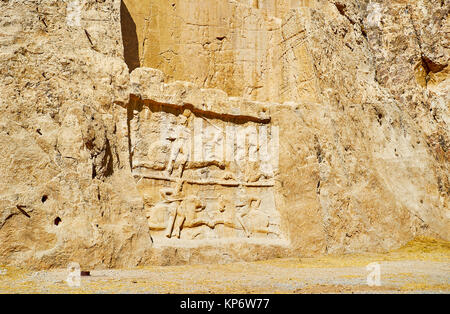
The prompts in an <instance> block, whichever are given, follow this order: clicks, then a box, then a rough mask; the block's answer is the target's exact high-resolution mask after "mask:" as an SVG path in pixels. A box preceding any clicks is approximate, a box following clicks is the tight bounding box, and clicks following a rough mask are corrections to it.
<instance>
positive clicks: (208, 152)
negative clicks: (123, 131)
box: [129, 101, 283, 241]
mask: <svg viewBox="0 0 450 314" xmlns="http://www.w3.org/2000/svg"><path fill="white" fill-rule="evenodd" d="M129 141H130V143H129V146H130V156H131V158H130V164H131V168H132V173H133V176H134V177H135V180H136V181H137V186H138V189H139V191H140V193H141V194H142V196H143V198H144V201H145V212H146V216H147V219H148V226H149V228H150V232H151V235H152V237H153V239H155V240H158V239H164V240H167V239H170V241H176V240H178V239H184V240H194V241H195V240H202V239H226V238H241V239H243V240H245V239H254V238H257V239H268V240H277V239H282V238H283V236H282V234H281V231H280V215H279V213H278V211H277V207H276V203H275V196H274V177H275V176H276V173H277V169H278V167H277V166H278V165H277V163H278V155H277V154H278V149H277V148H278V129H277V128H276V127H274V126H272V125H271V124H270V119H266V120H259V119H258V118H255V117H250V116H237V115H234V116H228V115H224V114H217V113H214V112H212V111H208V110H198V109H196V108H193V107H190V106H188V105H184V106H175V105H167V104H160V103H155V102H152V101H138V102H137V104H135V105H134V107H130V108H129Z"/></svg>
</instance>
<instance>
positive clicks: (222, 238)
mask: <svg viewBox="0 0 450 314" xmlns="http://www.w3.org/2000/svg"><path fill="white" fill-rule="evenodd" d="M449 10H450V1H448V0H440V1H436V0H427V1H425V0H419V1H408V0H403V1H400V0H398V1H381V0H380V1H368V0H361V1H356V0H341V1H334V0H328V1H325V0H309V1H308V0H298V1H295V0H259V1H258V0H254V1H253V0H252V1H250V0H239V1H237V0H208V1H206V0H173V1H168V0H145V1H144V0H123V1H119V0H84V1H83V0H67V1H56V0H30V1H21V0H9V1H8V0H3V1H0V12H1V13H2V14H1V15H0V47H1V49H0V64H1V65H2V67H1V71H0V148H1V150H2V155H1V157H0V172H1V173H2V175H1V176H0V243H1V245H0V263H6V264H13V265H21V266H23V265H26V266H30V267H35V268H48V267H65V266H66V265H67V264H68V263H69V262H71V261H75V262H78V263H80V264H81V265H82V266H83V267H131V266H136V265H144V264H162V265H167V264H180V263H207V262H228V261H236V260H257V259H265V258H271V257H282V256H293V255H296V256H298V255H302V256H304V255H317V254H324V253H350V252H361V251H384V250H388V249H392V248H395V247H398V246H400V245H402V244H404V243H405V242H407V241H409V240H410V239H412V238H413V237H415V236H418V235H427V236H433V237H440V238H444V239H446V240H449V239H450V235H449V230H450V210H449V193H450V183H449V178H448V174H449V169H448V162H449V157H450V155H449V151H448V149H449V104H450V97H449V95H450V91H449V89H450V84H449V68H448V63H449V55H450V54H449V38H450V36H449V35H450V28H449V27H450V22H449V18H448V13H449Z"/></svg>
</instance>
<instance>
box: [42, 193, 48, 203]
mask: <svg viewBox="0 0 450 314" xmlns="http://www.w3.org/2000/svg"><path fill="white" fill-rule="evenodd" d="M46 200H48V196H47V195H43V196H42V198H41V201H42V203H45V201H46Z"/></svg>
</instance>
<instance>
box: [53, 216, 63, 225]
mask: <svg viewBox="0 0 450 314" xmlns="http://www.w3.org/2000/svg"><path fill="white" fill-rule="evenodd" d="M61 221H62V220H61V218H59V217H56V218H55V221H54V224H55V226H57V225H59V223H60V222H61Z"/></svg>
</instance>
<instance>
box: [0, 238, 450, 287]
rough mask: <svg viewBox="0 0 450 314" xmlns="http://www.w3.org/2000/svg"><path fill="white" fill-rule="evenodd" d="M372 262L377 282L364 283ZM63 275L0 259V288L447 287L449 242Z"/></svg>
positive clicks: (417, 242) (421, 241) (425, 241)
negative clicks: (77, 277)
mask: <svg viewBox="0 0 450 314" xmlns="http://www.w3.org/2000/svg"><path fill="white" fill-rule="evenodd" d="M373 262H378V263H379V265H380V270H381V272H380V273H381V278H380V279H381V285H380V286H369V285H368V284H367V275H368V274H369V272H368V271H367V270H366V266H367V265H368V264H369V263H373ZM67 275H68V270H65V269H62V270H58V269H56V270H48V271H38V272H36V271H27V270H23V269H18V268H14V267H8V266H4V265H3V266H0V293H164V294H166V293H226V294H229V293H450V243H449V242H444V241H437V240H433V239H424V238H422V239H418V240H415V241H413V242H411V243H409V244H408V245H407V246H405V247H403V248H401V249H399V250H396V251H393V252H389V253H386V254H357V255H345V256H324V257H320V258H290V259H276V260H270V261H261V262H252V263H233V264H225V265H189V266H158V267H150V266H149V267H140V268H136V269H116V270H93V271H91V276H89V277H82V280H81V286H80V287H70V286H69V285H68V284H67V282H66V278H67Z"/></svg>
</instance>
